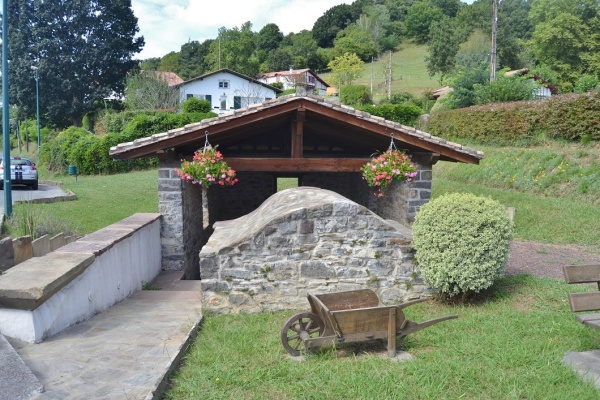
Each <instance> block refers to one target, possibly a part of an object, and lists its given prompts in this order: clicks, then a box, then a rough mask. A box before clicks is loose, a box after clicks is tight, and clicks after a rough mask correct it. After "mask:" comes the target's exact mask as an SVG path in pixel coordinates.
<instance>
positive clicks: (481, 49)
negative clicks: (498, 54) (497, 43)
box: [455, 29, 492, 71]
mask: <svg viewBox="0 0 600 400" xmlns="http://www.w3.org/2000/svg"><path fill="white" fill-rule="evenodd" d="M491 48H492V43H491V37H490V35H487V34H485V33H483V32H482V31H481V29H475V30H474V31H473V32H472V33H471V34H470V35H469V37H468V39H467V40H466V41H464V42H463V43H461V44H460V46H459V49H458V52H457V53H456V63H455V66H456V69H459V70H463V71H468V70H470V69H476V68H479V67H481V66H482V65H487V64H489V62H490V49H491Z"/></svg>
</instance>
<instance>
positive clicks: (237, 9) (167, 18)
mask: <svg viewBox="0 0 600 400" xmlns="http://www.w3.org/2000/svg"><path fill="white" fill-rule="evenodd" d="M352 2H353V0H345V1H344V0H222V1H214V0H213V1H206V0H170V1H165V0H132V1H131V4H132V8H133V12H134V14H135V16H136V17H137V18H138V27H139V28H140V32H139V34H140V35H141V36H143V37H144V39H145V42H146V44H145V46H144V49H143V50H142V52H141V53H139V54H137V55H136V56H135V58H136V59H140V60H144V59H147V58H151V57H162V56H164V55H165V54H168V53H170V52H171V51H180V50H181V45H183V44H185V43H187V42H188V41H190V40H197V41H199V42H200V43H202V42H203V41H205V40H206V39H215V38H216V37H217V34H218V29H219V28H220V27H223V26H224V27H225V28H227V29H231V28H235V27H237V28H239V27H241V26H242V24H243V23H245V22H247V21H250V22H251V23H252V31H254V32H258V31H260V29H261V28H262V27H263V26H265V25H266V24H268V23H275V24H277V26H279V29H280V30H281V31H282V32H283V34H284V35H287V34H288V33H291V32H294V33H298V32H300V31H301V30H303V29H308V30H311V29H312V27H313V25H314V23H315V21H316V20H317V19H318V18H319V17H320V16H321V15H323V13H325V11H327V10H328V9H330V8H331V7H333V6H336V5H338V4H352Z"/></svg>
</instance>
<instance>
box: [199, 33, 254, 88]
mask: <svg viewBox="0 0 600 400" xmlns="http://www.w3.org/2000/svg"><path fill="white" fill-rule="evenodd" d="M254 35H255V33H254V32H252V23H251V22H250V21H248V22H245V23H244V24H242V26H241V27H240V28H237V27H236V28H233V29H227V28H225V27H222V28H220V29H219V36H218V38H217V39H215V41H213V42H212V43H211V44H210V51H209V53H208V55H207V56H206V62H207V64H208V66H209V68H210V69H211V70H213V71H214V70H217V69H220V68H229V69H231V70H233V71H236V72H239V73H242V74H244V75H248V76H254V75H256V74H257V73H258V67H259V65H260V62H259V60H258V58H257V57H256V56H255V54H254V53H255V50H256V45H255V43H254Z"/></svg>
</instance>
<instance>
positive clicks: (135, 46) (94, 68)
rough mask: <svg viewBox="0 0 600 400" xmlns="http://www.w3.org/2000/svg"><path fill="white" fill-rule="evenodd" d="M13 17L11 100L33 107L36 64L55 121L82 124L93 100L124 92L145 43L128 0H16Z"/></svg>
mask: <svg viewBox="0 0 600 400" xmlns="http://www.w3.org/2000/svg"><path fill="white" fill-rule="evenodd" d="M9 20H10V26H9V32H8V35H9V43H8V44H9V57H10V59H11V68H10V69H9V74H10V78H9V79H10V80H11V85H10V96H11V100H12V101H14V102H15V104H17V105H19V107H21V108H23V109H24V110H31V109H33V104H35V95H32V90H29V89H28V88H35V86H34V81H33V75H32V73H31V66H37V67H38V73H39V76H40V108H41V111H42V113H43V114H47V116H48V117H49V119H50V122H51V123H53V124H55V125H57V126H67V125H69V124H73V125H78V126H80V125H81V121H82V118H83V116H84V114H85V113H86V112H88V111H90V110H92V109H93V108H94V104H95V102H97V101H102V100H103V99H106V98H108V97H110V96H115V95H117V96H118V95H120V94H122V93H123V90H124V87H125V77H126V75H127V73H128V72H129V71H131V70H133V69H134V68H135V67H136V66H137V61H135V60H132V57H133V55H134V54H136V53H138V52H139V51H140V50H141V49H142V47H143V46H144V39H143V37H136V35H137V33H138V31H139V29H138V26H137V18H136V17H135V16H134V14H133V10H132V9H131V1H130V0H95V1H90V0H87V1H86V0H76V1H75V0H74V1H68V2H67V1H37V0H15V1H11V2H10V4H9Z"/></svg>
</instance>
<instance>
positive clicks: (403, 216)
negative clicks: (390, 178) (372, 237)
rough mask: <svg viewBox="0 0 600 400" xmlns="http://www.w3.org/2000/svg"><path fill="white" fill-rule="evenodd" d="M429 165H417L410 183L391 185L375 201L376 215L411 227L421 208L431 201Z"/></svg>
mask: <svg viewBox="0 0 600 400" xmlns="http://www.w3.org/2000/svg"><path fill="white" fill-rule="evenodd" d="M431 177H432V174H431V165H421V164H417V176H415V178H414V180H413V181H412V182H403V183H392V184H391V185H390V186H388V188H387V189H386V191H385V194H384V196H383V197H380V198H379V199H378V201H377V214H378V215H379V216H381V217H382V218H384V219H391V220H394V221H397V222H399V223H401V224H404V225H411V224H412V223H413V221H414V220H415V215H416V214H417V212H418V211H419V209H420V208H421V206H422V205H423V204H425V203H427V202H428V201H429V200H430V199H431Z"/></svg>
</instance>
